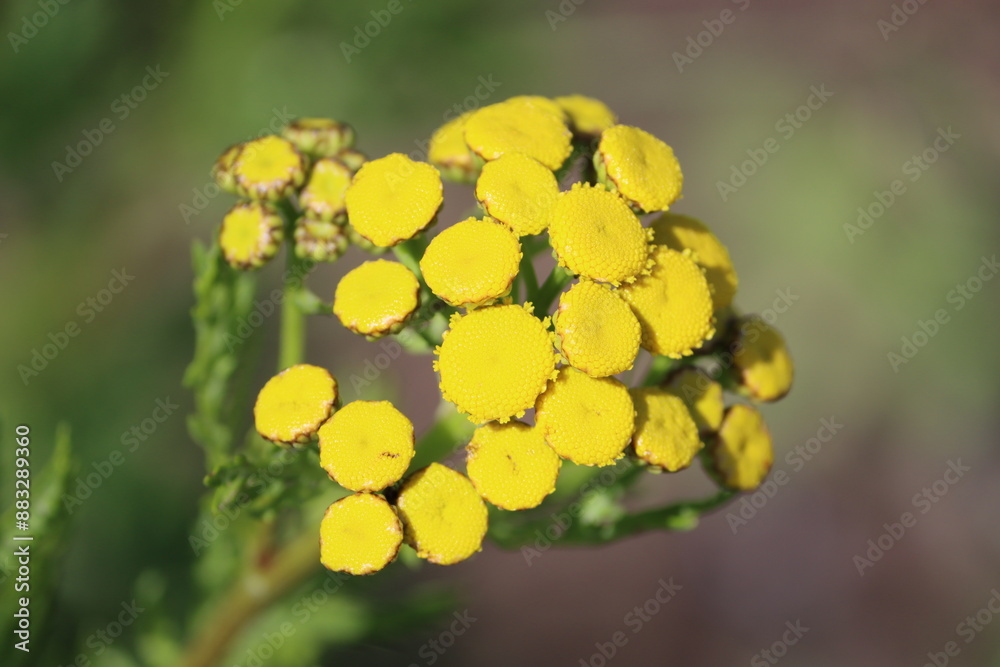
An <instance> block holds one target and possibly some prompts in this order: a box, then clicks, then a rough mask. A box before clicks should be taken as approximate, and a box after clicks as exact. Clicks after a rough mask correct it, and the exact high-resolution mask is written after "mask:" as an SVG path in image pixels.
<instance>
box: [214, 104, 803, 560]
mask: <svg viewBox="0 0 1000 667" xmlns="http://www.w3.org/2000/svg"><path fill="white" fill-rule="evenodd" d="M352 139H353V133H352V132H350V130H349V129H348V128H347V126H344V125H342V124H340V123H336V122H334V121H324V120H316V119H307V120H300V121H297V122H296V123H293V124H292V125H291V126H289V128H288V129H287V130H286V131H285V132H284V138H280V137H265V138H263V139H259V140H257V141H255V142H249V143H247V144H244V145H242V146H238V147H234V148H232V149H230V150H229V151H227V152H226V153H225V154H224V155H223V156H222V157H220V159H219V162H218V163H217V165H216V176H217V178H218V179H219V180H220V183H223V184H225V185H229V186H231V187H232V189H234V190H235V191H236V192H238V193H239V194H241V195H243V196H245V197H249V198H250V199H251V201H250V202H248V203H242V204H238V205H237V206H236V207H235V208H234V209H233V210H232V211H231V212H230V213H229V214H228V215H227V216H226V218H225V220H224V221H223V228H222V232H221V236H220V244H221V246H222V248H223V250H224V253H225V256H226V257H227V259H228V260H229V262H230V263H231V264H233V265H234V266H236V267H239V268H253V267H257V266H259V265H261V264H262V263H263V262H264V261H266V260H267V259H268V258H269V257H270V256H272V255H273V254H274V251H275V249H276V247H277V244H278V243H279V242H280V238H281V233H282V230H283V225H282V218H281V216H280V215H278V212H277V211H276V210H275V209H273V208H271V207H272V206H273V204H272V203H269V202H275V201H279V200H285V201H290V202H291V203H292V204H293V205H294V204H295V200H297V204H298V210H300V211H301V216H302V217H301V218H299V219H298V221H297V222H295V237H296V250H297V251H299V250H300V249H301V252H299V254H300V256H304V257H309V258H312V259H329V258H332V257H335V256H336V255H338V254H340V253H341V252H343V248H344V246H345V245H346V243H347V240H348V239H350V240H352V241H354V242H356V243H358V244H359V245H362V247H364V248H366V249H369V250H378V249H384V248H395V249H396V250H397V255H398V257H399V259H400V260H402V261H390V260H387V259H375V260H372V261H367V262H364V263H362V264H361V265H360V266H358V267H356V268H354V269H353V270H351V271H350V272H349V273H347V274H346V275H345V276H344V277H343V279H342V280H341V281H340V283H339V284H338V286H337V288H336V290H335V294H334V302H333V307H332V311H333V314H335V315H336V317H337V318H338V319H339V320H340V321H341V322H342V323H343V325H344V326H345V327H347V328H348V329H350V330H351V331H353V332H355V333H358V334H360V335H364V336H366V337H369V338H377V337H380V336H385V335H388V334H394V333H398V332H400V331H401V329H403V328H404V327H407V326H418V325H420V324H421V323H420V322H418V320H419V319H420V318H421V317H422V315H417V313H421V312H423V311H422V310H418V308H419V307H420V306H421V304H422V303H426V302H427V301H428V300H434V299H438V300H440V308H439V309H444V310H445V311H446V312H451V317H450V321H449V322H448V326H447V330H446V331H444V333H443V335H442V336H441V338H440V340H439V341H437V342H438V343H439V344H438V345H437V346H436V347H435V349H434V353H435V355H436V360H435V362H434V368H435V370H436V371H437V372H438V374H439V378H440V389H441V394H442V396H443V398H444V399H446V400H447V401H450V402H451V403H453V404H454V406H455V407H456V408H457V410H458V411H459V412H461V413H464V414H465V415H467V416H468V418H469V419H470V420H471V421H472V422H473V423H475V424H476V425H477V426H478V427H477V428H476V430H475V432H474V434H473V435H472V437H471V440H470V442H469V443H468V445H467V447H466V452H467V458H466V474H465V475H463V474H462V473H460V472H458V471H456V470H453V469H451V468H449V467H446V466H444V465H441V464H439V463H432V464H431V465H429V466H427V467H424V468H422V469H419V470H416V471H410V470H409V468H410V463H411V460H412V459H413V457H414V453H415V449H414V429H413V425H412V423H411V422H410V420H409V419H407V417H406V416H404V415H403V414H402V413H401V412H400V411H399V410H397V409H396V408H395V407H394V406H393V405H391V404H390V403H389V402H387V401H360V400H359V401H354V402H352V403H349V404H347V405H346V406H343V407H338V389H337V383H336V381H335V380H334V378H333V377H332V376H331V375H330V373H329V372H327V371H326V370H324V369H322V368H318V367H315V366H310V365H305V364H301V365H296V366H293V367H292V368H288V369H286V370H284V371H282V372H281V373H279V374H278V375H277V376H275V377H274V378H272V379H271V380H270V381H269V382H268V383H267V384H266V385H265V386H264V388H263V389H262V390H261V392H260V394H259V396H258V399H257V404H256V406H255V419H256V427H257V430H258V431H259V432H260V434H261V435H262V436H263V437H265V438H267V439H268V440H271V441H273V442H275V443H278V444H282V445H288V446H290V445H296V444H302V443H307V442H310V441H311V440H313V439H314V438H315V439H318V444H319V452H320V463H321V465H322V466H323V468H324V469H325V470H326V472H327V473H328V474H329V476H330V477H331V478H332V479H333V480H334V481H336V482H337V483H338V484H340V485H341V486H343V487H344V488H345V489H348V490H350V491H353V492H354V494H353V495H350V496H347V497H346V498H343V499H341V500H339V501H337V502H335V503H333V504H332V505H331V506H330V507H329V509H328V510H327V512H326V515H325V517H324V518H323V521H322V524H321V528H320V534H321V545H322V553H321V558H322V562H323V564H324V565H326V566H327V567H328V568H331V569H334V570H341V571H346V572H351V573H354V574H366V573H370V572H374V571H377V570H379V569H381V568H382V567H384V566H385V565H386V564H387V563H389V562H390V561H391V560H392V559H393V558H394V557H395V556H396V554H397V551H398V549H399V547H400V545H401V544H402V543H403V541H404V540H405V541H406V542H407V544H409V545H411V546H412V547H413V548H414V549H415V551H416V553H417V555H418V556H420V557H421V558H425V559H427V560H430V561H432V562H435V563H440V564H449V563H455V562H458V561H461V560H463V559H465V558H467V557H469V556H470V555H472V554H473V553H475V552H476V551H478V550H479V549H480V546H481V543H482V540H483V538H484V536H485V534H486V530H487V509H486V504H485V503H484V502H483V500H484V499H485V500H486V501H488V502H489V503H491V504H493V505H494V506H496V507H498V508H501V509H504V510H523V509H528V508H532V507H536V506H538V505H539V504H540V503H541V502H542V501H543V500H544V499H545V498H546V496H548V495H549V494H550V493H552V492H553V491H554V489H555V484H556V479H557V477H558V475H559V470H560V465H561V461H562V460H563V459H566V460H569V461H571V462H573V463H575V464H577V465H583V466H607V465H612V464H614V463H615V462H616V461H617V460H618V459H620V458H622V457H623V456H632V457H634V458H635V459H636V460H637V461H639V462H640V463H641V464H642V465H644V466H646V467H647V468H648V469H649V470H650V471H652V472H675V471H678V470H682V469H684V468H686V467H688V466H689V465H691V463H692V462H693V461H694V460H695V459H696V458H698V457H700V458H701V459H702V461H703V462H704V463H705V467H706V470H707V471H708V472H709V474H710V475H711V476H712V477H713V478H714V479H716V480H717V481H718V483H719V484H720V485H721V486H723V487H724V488H727V489H732V490H737V491H746V490H751V489H753V488H755V487H756V486H758V485H759V484H760V483H761V481H762V480H763V479H764V477H765V476H766V475H767V472H768V470H769V469H770V466H771V462H772V459H773V452H772V444H771V437H770V435H769V433H768V431H767V428H766V426H765V425H764V422H763V419H762V417H761V414H760V412H759V411H758V410H757V409H756V408H755V407H753V406H752V405H750V404H749V403H747V402H745V401H736V402H730V403H731V404H729V405H727V402H726V399H725V396H724V389H725V390H728V391H730V392H731V393H733V394H737V395H739V396H742V397H743V398H745V399H749V400H750V401H751V402H762V401H765V402H766V401H774V400H777V399H779V398H781V397H782V396H784V394H785V393H787V391H788V390H789V388H790V385H791V382H792V375H793V367H792V362H791V359H790V357H789V355H788V352H787V349H786V347H785V343H784V340H783V338H782V337H781V335H780V334H779V333H778V332H777V331H776V330H775V329H773V328H772V327H771V326H769V325H768V324H766V323H765V322H764V321H763V320H761V319H760V318H756V317H745V316H740V315H738V314H737V313H736V312H735V310H734V308H733V306H732V301H733V297H734V294H735V292H736V288H737V277H736V272H735V270H734V269H733V266H732V263H731V261H730V257H729V253H728V251H727V249H726V247H725V246H724V245H723V244H722V243H721V242H720V241H719V239H718V238H717V237H716V236H715V235H714V234H713V233H712V232H711V231H710V230H709V229H708V228H707V227H706V226H705V225H704V224H702V223H701V222H699V221H698V220H695V219H693V218H690V217H687V216H683V215H678V214H675V213H672V212H668V209H669V207H670V206H671V205H672V204H673V203H674V202H675V201H677V199H678V198H680V196H681V190H682V183H683V177H682V173H681V168H680V165H679V163H678V161H677V159H676V157H675V156H674V153H673V150H672V149H671V148H670V146H668V145H667V144H665V143H664V142H663V141H661V140H660V139H658V138H656V137H655V136H653V135H651V134H649V133H647V132H645V131H643V130H641V129H639V128H636V127H631V126H628V125H622V124H618V123H617V119H616V117H615V115H614V113H613V112H612V111H611V110H610V109H608V107H607V106H605V105H604V104H603V103H602V102H600V101H597V100H594V99H591V98H587V97H583V96H579V95H572V96H567V97H557V98H554V99H548V98H544V97H537V96H521V97H515V98H511V99H509V100H506V101H503V102H500V103H497V104H492V105H489V106H486V107H483V108H481V109H478V110H476V111H472V112H469V113H466V114H464V115H462V116H460V117H458V118H455V119H454V120H452V121H450V122H448V123H447V124H445V125H444V126H443V127H441V128H439V129H438V130H437V131H436V132H435V133H434V135H433V136H432V138H431V142H430V145H429V152H428V160H429V162H421V161H417V160H414V159H412V158H410V157H408V156H406V155H403V154H400V153H393V154H390V155H387V156H385V157H382V158H379V159H375V160H371V161H364V160H363V158H362V157H360V154H358V153H356V152H355V151H353V149H351V148H350V146H351V143H352ZM355 158H356V160H357V161H356V162H355ZM358 163H360V164H358ZM355 169H356V171H355ZM442 177H443V178H445V179H447V180H452V181H456V182H460V183H469V184H474V185H475V202H474V203H475V204H476V205H477V211H476V213H475V214H474V215H472V216H470V217H468V218H466V219H464V220H461V221H459V222H456V223H454V224H452V225H450V226H449V227H447V228H446V229H444V230H442V231H441V232H440V233H438V234H437V235H436V236H434V237H433V239H431V240H430V241H429V243H427V242H426V235H425V234H424V232H425V230H427V229H428V228H429V227H430V226H431V225H433V224H434V223H435V222H436V219H437V215H438V212H439V210H440V209H441V206H442V204H443V185H442ZM470 203H471V202H470ZM285 224H286V225H287V224H288V223H285ZM345 224H346V228H345V227H344V225H345ZM324 225H325V226H324ZM300 229H301V230H304V231H302V232H301V238H300ZM331 239H336V240H331ZM542 248H550V249H551V252H552V254H553V256H554V259H555V261H556V264H557V266H555V267H554V268H553V269H552V271H551V273H550V275H549V276H548V278H547V279H546V280H545V281H544V282H543V283H542V284H539V281H538V280H537V278H536V277H535V271H536V267H535V262H534V257H535V255H536V254H537V253H538V250H539V249H542ZM404 251H405V252H404ZM415 253H419V257H416V256H414V254H415ZM407 260H409V261H407ZM641 349H644V350H646V351H647V352H648V353H649V355H650V356H651V358H652V359H653V362H652V363H653V365H654V368H657V367H658V368H663V367H664V363H663V362H669V364H668V365H669V367H670V372H669V373H666V374H664V375H663V376H660V377H655V378H647V381H639V382H637V383H636V385H637V386H634V387H631V388H630V387H628V386H627V385H626V384H625V383H624V382H622V381H621V380H620V379H616V377H614V376H621V374H623V373H626V372H628V371H630V370H632V369H633V366H634V365H635V364H636V360H637V358H638V356H639V354H640V350H641ZM706 362H709V363H706ZM529 410H533V411H534V414H533V420H530V421H533V423H528V422H525V421H520V420H521V419H522V418H524V417H525V415H526V413H527V412H528V411H529Z"/></svg>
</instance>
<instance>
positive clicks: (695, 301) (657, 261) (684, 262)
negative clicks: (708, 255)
mask: <svg viewBox="0 0 1000 667" xmlns="http://www.w3.org/2000/svg"><path fill="white" fill-rule="evenodd" d="M653 248H654V250H653V261H654V265H653V272H652V273H651V274H650V275H648V276H642V277H641V278H640V279H639V280H637V281H636V282H635V283H633V284H631V285H626V286H625V287H623V288H622V289H621V290H619V294H621V296H622V298H623V299H625V301H627V302H628V303H629V305H630V306H632V310H633V311H635V314H636V316H637V317H638V318H639V324H641V325H642V346H643V347H644V348H646V349H647V350H649V351H650V352H652V353H653V354H662V355H664V356H667V357H671V358H673V359H679V358H681V357H682V356H686V355H689V354H691V353H692V352H693V351H694V349H695V348H697V347H699V346H700V345H701V344H702V343H703V342H704V341H705V340H707V339H708V338H711V337H712V336H713V335H714V334H715V327H714V319H713V317H712V294H711V291H710V290H709V287H708V281H707V280H706V279H705V274H704V272H703V270H702V269H701V267H699V266H698V265H697V264H695V262H694V260H693V259H692V258H691V257H690V256H689V255H688V254H685V253H680V252H677V251H676V250H671V249H670V248H668V247H667V246H662V245H657V246H653Z"/></svg>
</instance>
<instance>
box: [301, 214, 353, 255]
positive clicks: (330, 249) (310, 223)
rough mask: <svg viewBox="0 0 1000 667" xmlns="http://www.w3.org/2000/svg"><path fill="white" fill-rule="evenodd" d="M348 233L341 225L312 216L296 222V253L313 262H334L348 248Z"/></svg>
mask: <svg viewBox="0 0 1000 667" xmlns="http://www.w3.org/2000/svg"><path fill="white" fill-rule="evenodd" d="M347 245H348V240H347V233H346V232H345V231H344V228H343V227H342V226H340V225H337V224H334V223H332V222H323V221H322V220H313V219H311V218H299V220H298V222H296V223H295V254H296V256H298V257H301V258H303V259H308V260H311V261H313V262H332V261H334V260H335V259H337V258H338V257H340V256H341V255H343V254H344V252H345V251H346V250H347Z"/></svg>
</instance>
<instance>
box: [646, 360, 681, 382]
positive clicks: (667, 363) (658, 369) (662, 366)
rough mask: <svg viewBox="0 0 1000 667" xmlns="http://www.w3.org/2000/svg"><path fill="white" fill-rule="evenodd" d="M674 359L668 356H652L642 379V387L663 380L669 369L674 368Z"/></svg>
mask: <svg viewBox="0 0 1000 667" xmlns="http://www.w3.org/2000/svg"><path fill="white" fill-rule="evenodd" d="M674 364H675V362H674V360H673V359H671V358H670V357H661V356H656V357H653V363H652V364H651V365H650V366H649V372H647V373H646V378H645V379H644V380H643V381H642V386H643V387H655V386H656V385H658V384H660V383H661V382H663V380H664V379H665V378H666V377H667V375H668V374H669V373H670V371H671V370H673V368H674Z"/></svg>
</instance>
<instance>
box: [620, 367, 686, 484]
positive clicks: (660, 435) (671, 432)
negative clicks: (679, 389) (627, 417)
mask: <svg viewBox="0 0 1000 667" xmlns="http://www.w3.org/2000/svg"><path fill="white" fill-rule="evenodd" d="M631 394H632V400H633V402H634V403H635V413H636V417H635V435H634V436H633V438H632V446H633V447H634V448H635V454H636V456H638V457H639V458H640V459H642V460H643V461H646V462H647V463H649V464H650V465H653V466H656V467H657V468H660V469H662V470H666V471H668V472H677V471H678V470H682V469H683V468H687V467H688V466H689V465H691V462H692V461H693V460H694V457H695V456H697V454H698V451H699V450H701V440H699V439H698V427H697V426H696V425H695V423H694V419H693V418H692V416H691V413H690V411H689V410H688V408H687V406H686V405H684V401H682V400H681V399H680V397H679V396H675V395H674V394H672V393H670V392H668V391H667V390H665V389H657V388H655V387H647V388H643V389H632V390H631Z"/></svg>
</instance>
